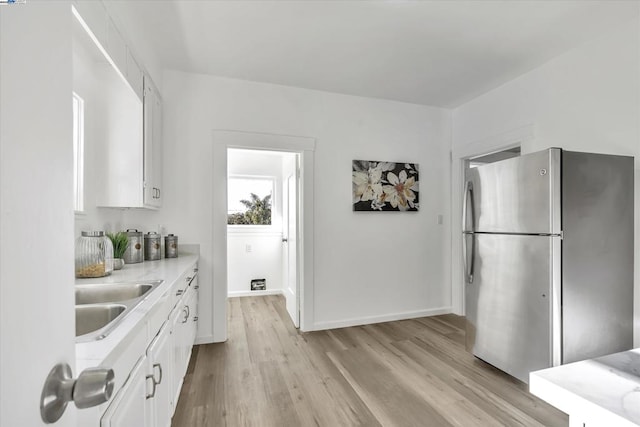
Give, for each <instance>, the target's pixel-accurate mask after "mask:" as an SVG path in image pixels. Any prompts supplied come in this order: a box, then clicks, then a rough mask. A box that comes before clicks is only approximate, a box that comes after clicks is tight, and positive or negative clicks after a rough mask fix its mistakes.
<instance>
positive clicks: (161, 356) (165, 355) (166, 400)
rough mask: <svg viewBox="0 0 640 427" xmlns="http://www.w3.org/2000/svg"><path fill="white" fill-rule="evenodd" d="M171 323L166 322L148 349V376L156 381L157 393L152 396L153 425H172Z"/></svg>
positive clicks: (160, 426)
mask: <svg viewBox="0 0 640 427" xmlns="http://www.w3.org/2000/svg"><path fill="white" fill-rule="evenodd" d="M170 332H171V331H170V327H169V323H168V322H167V323H165V324H164V325H163V326H162V328H160V332H159V333H158V335H157V336H156V337H155V339H154V340H153V342H152V343H151V344H150V345H149V348H148V349H147V361H148V363H147V376H149V375H150V376H151V377H152V379H153V381H154V382H155V385H156V387H155V394H154V395H153V397H152V398H150V399H149V400H150V402H151V407H152V413H153V421H152V422H153V425H154V426H155V427H169V426H171V415H172V411H171V404H172V402H171V400H172V391H171V387H170V384H171V375H172V372H171V371H172V367H171V333H170Z"/></svg>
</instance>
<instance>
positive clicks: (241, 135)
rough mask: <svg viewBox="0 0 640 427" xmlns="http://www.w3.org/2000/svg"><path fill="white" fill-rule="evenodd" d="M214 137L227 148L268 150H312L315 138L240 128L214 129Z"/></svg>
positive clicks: (314, 146) (314, 147) (314, 145)
mask: <svg viewBox="0 0 640 427" xmlns="http://www.w3.org/2000/svg"><path fill="white" fill-rule="evenodd" d="M214 132H215V134H216V138H220V139H221V140H224V141H226V144H227V147H228V148H246V149H250V150H255V149H260V150H268V151H287V152H291V151H296V152H297V151H314V150H315V149H316V140H315V138H309V137H306V136H294V135H277V134H272V133H261V132H246V131H241V130H222V129H221V130H215V131H214Z"/></svg>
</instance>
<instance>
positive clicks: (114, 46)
mask: <svg viewBox="0 0 640 427" xmlns="http://www.w3.org/2000/svg"><path fill="white" fill-rule="evenodd" d="M105 48H106V50H107V53H108V54H109V56H110V57H111V60H112V61H113V65H114V66H116V67H117V68H118V71H119V72H120V74H121V75H122V76H124V75H125V73H126V72H127V44H126V43H125V42H124V39H123V38H122V36H121V35H120V33H119V32H118V29H117V28H116V26H115V25H114V23H113V21H111V19H107V45H106V46H105Z"/></svg>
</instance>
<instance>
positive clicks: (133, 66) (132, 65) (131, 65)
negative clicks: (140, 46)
mask: <svg viewBox="0 0 640 427" xmlns="http://www.w3.org/2000/svg"><path fill="white" fill-rule="evenodd" d="M126 77H127V81H128V82H129V84H130V85H131V89H133V91H134V92H135V93H136V95H138V97H139V98H140V99H142V97H143V96H144V95H143V93H144V83H143V82H144V73H143V72H142V69H141V68H140V66H139V65H138V62H137V61H136V60H135V58H134V56H133V54H132V53H131V50H130V49H129V48H127V76H126Z"/></svg>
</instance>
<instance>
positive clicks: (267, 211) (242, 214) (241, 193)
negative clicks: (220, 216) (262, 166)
mask: <svg viewBox="0 0 640 427" xmlns="http://www.w3.org/2000/svg"><path fill="white" fill-rule="evenodd" d="M273 185H274V179H273V178H270V177H267V178H265V177H253V176H244V177H237V176H235V177H234V176H232V177H229V180H228V185H227V192H228V203H227V224H229V225H271V206H272V203H273Z"/></svg>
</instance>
